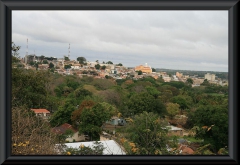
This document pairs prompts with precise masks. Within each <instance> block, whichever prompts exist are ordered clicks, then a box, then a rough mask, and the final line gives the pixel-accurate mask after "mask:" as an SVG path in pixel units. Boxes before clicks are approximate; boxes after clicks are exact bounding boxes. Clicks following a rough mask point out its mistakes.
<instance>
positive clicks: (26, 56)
mask: <svg viewBox="0 0 240 165" xmlns="http://www.w3.org/2000/svg"><path fill="white" fill-rule="evenodd" d="M27 58H28V38H27V51H26V55H25V63H26V64H27Z"/></svg>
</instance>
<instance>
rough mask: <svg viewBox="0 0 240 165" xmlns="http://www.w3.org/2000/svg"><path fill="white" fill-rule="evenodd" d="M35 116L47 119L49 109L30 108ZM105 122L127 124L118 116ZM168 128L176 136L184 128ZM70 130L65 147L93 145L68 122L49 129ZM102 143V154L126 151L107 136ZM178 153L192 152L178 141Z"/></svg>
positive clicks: (57, 132) (60, 131)
mask: <svg viewBox="0 0 240 165" xmlns="http://www.w3.org/2000/svg"><path fill="white" fill-rule="evenodd" d="M31 110H32V111H33V112H34V113H35V114H36V116H37V117H41V118H43V119H45V120H48V119H49V117H50V115H51V113H50V111H48V110H47V109H31ZM106 124H110V125H112V126H115V128H116V126H118V127H121V126H125V125H126V124H127V121H126V120H125V119H123V118H119V117H116V116H114V117H112V118H111V119H110V120H109V121H106ZM167 129H168V135H169V136H172V135H176V136H180V137H182V136H183V132H184V130H183V129H182V128H179V127H175V126H172V125H169V126H167ZM69 130H70V131H71V133H72V134H71V135H69V136H67V137H66V139H65V141H66V143H65V145H66V146H67V147H73V148H74V147H79V146H80V145H84V146H94V142H93V141H91V140H90V139H88V137H87V136H86V135H84V134H79V132H78V130H76V129H75V128H73V127H72V125H70V124H68V123H64V124H62V125H60V126H58V127H53V128H52V129H51V131H52V132H53V133H56V134H59V135H62V134H65V133H66V132H67V131H69ZM115 131H116V130H115V129H113V134H115ZM104 133H105V134H107V133H106V132H103V135H102V136H103V137H106V136H105V134H104ZM99 142H101V143H102V144H103V146H105V149H104V151H103V154H105V155H125V154H126V152H125V151H124V149H123V148H122V146H120V145H119V144H118V143H117V142H116V141H114V140H113V139H108V138H101V140H100V141H99ZM178 147H179V153H180V154H192V153H193V150H192V149H191V148H189V147H188V145H186V144H184V143H182V142H179V146H178ZM168 149H169V151H170V150H171V148H168Z"/></svg>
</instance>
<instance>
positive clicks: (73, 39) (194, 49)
mask: <svg viewBox="0 0 240 165" xmlns="http://www.w3.org/2000/svg"><path fill="white" fill-rule="evenodd" d="M12 33H13V34H12V40H13V41H14V42H15V44H16V45H20V46H21V50H20V55H21V56H22V57H23V56H24V55H25V54H26V39H27V38H28V39H29V46H28V47H29V54H32V53H34V51H35V53H36V55H45V56H54V57H63V56H64V55H67V54H68V44H69V43H71V55H70V58H71V59H76V58H77V57H79V56H84V57H86V58H87V60H88V61H96V60H100V61H108V60H111V61H113V62H114V63H119V62H121V63H123V64H124V65H127V66H136V65H140V64H144V63H148V64H149V65H150V66H152V67H155V68H169V69H188V70H213V71H228V12H227V11H13V12H12Z"/></svg>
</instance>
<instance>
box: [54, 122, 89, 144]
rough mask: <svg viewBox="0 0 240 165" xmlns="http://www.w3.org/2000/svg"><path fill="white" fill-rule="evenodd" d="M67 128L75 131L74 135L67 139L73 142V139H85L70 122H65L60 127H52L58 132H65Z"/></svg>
mask: <svg viewBox="0 0 240 165" xmlns="http://www.w3.org/2000/svg"><path fill="white" fill-rule="evenodd" d="M67 130H71V131H72V132H73V135H72V136H71V137H67V138H66V141H68V142H73V141H83V140H85V136H84V135H79V132H78V131H77V130H76V129H74V128H73V127H72V125H70V124H68V123H64V124H62V125H61V126H59V127H54V128H52V132H54V133H56V134H65V133H66V132H67Z"/></svg>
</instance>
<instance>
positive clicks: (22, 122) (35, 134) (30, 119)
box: [11, 107, 61, 155]
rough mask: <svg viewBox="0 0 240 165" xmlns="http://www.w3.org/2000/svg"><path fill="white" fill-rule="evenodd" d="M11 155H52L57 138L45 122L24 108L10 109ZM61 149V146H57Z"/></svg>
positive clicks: (54, 151) (54, 152)
mask: <svg viewBox="0 0 240 165" xmlns="http://www.w3.org/2000/svg"><path fill="white" fill-rule="evenodd" d="M11 121H12V136H11V137H12V154H13V155H53V154H57V152H56V150H55V149H54V147H55V144H56V143H57V142H58V141H57V136H56V135H55V134H54V133H52V132H51V131H50V127H49V124H48V122H47V121H44V120H43V119H42V118H40V117H36V115H35V114H34V112H32V111H31V110H27V109H26V108H24V107H14V108H12V120H11ZM59 147H61V146H59Z"/></svg>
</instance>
